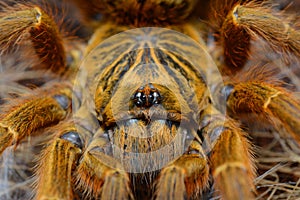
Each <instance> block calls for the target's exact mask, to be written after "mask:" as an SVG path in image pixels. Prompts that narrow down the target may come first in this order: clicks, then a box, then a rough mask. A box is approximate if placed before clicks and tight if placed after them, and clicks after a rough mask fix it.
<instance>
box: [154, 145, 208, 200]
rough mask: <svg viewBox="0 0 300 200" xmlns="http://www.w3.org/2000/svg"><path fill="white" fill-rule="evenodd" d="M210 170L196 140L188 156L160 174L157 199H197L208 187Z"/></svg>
mask: <svg viewBox="0 0 300 200" xmlns="http://www.w3.org/2000/svg"><path fill="white" fill-rule="evenodd" d="M208 177H209V169H208V163H207V159H206V156H205V155H204V152H203V150H202V147H201V145H200V143H199V142H198V141H197V140H194V141H193V142H192V144H191V145H190V147H189V150H188V152H187V153H186V154H184V155H182V156H181V157H179V158H178V159H177V160H175V161H173V162H172V163H170V164H168V165H167V166H166V167H164V168H163V169H162V171H161V172H160V175H159V178H158V180H157V183H156V192H155V197H156V198H155V199H185V198H188V199H190V198H197V197H199V195H201V192H202V191H203V190H204V189H205V188H206V187H207V186H208Z"/></svg>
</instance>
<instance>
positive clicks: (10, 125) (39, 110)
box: [0, 84, 72, 154]
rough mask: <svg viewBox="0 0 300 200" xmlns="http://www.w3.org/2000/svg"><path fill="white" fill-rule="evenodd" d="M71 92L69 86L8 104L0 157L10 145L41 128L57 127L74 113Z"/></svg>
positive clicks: (0, 136) (0, 126) (1, 124)
mask: <svg viewBox="0 0 300 200" xmlns="http://www.w3.org/2000/svg"><path fill="white" fill-rule="evenodd" d="M71 98H72V90H71V88H70V86H69V85H68V84H60V85H57V84H56V85H55V84H53V85H51V87H50V88H43V89H37V90H36V91H35V93H34V94H31V95H28V96H27V97H23V98H19V99H18V100H16V101H17V103H11V104H7V105H6V107H4V108H3V110H4V111H3V114H2V115H1V118H0V154H1V153H2V152H3V151H4V150H5V149H6V148H7V147H8V146H10V145H12V144H15V145H17V144H18V143H19V142H20V141H21V140H22V139H23V138H24V137H27V136H30V135H31V134H32V133H34V132H35V131H36V130H38V129H39V128H45V127H47V126H51V125H54V124H55V123H58V122H59V121H61V120H63V119H64V118H66V116H67V115H68V113H70V111H71Z"/></svg>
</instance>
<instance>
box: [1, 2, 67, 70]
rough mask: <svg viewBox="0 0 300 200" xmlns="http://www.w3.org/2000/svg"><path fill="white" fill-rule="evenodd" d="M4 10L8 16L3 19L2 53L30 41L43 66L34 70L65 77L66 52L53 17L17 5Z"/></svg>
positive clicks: (2, 14)
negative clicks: (62, 74)
mask: <svg viewBox="0 0 300 200" xmlns="http://www.w3.org/2000/svg"><path fill="white" fill-rule="evenodd" d="M4 9H5V12H3V13H1V15H0V29H1V34H0V46H1V48H2V50H1V53H6V52H9V53H10V52H11V51H13V50H16V49H17V48H18V46H19V45H22V44H25V43H26V42H27V41H28V40H29V41H31V45H32V47H33V48H34V50H35V53H36V55H37V56H38V58H39V59H40V61H41V63H42V65H37V66H35V68H38V69H45V70H51V71H53V72H55V73H57V74H61V73H63V72H64V71H65V66H66V60H65V50H64V47H63V44H62V38H61V36H60V33H59V30H58V28H57V25H56V24H55V22H54V20H53V19H52V17H50V16H49V15H47V14H46V13H45V12H44V11H43V10H42V9H40V8H39V7H37V6H29V5H18V4H17V5H16V6H14V7H9V6H7V7H5V8H4ZM25 53H26V52H24V53H23V55H24V54H25ZM24 56H25V57H26V56H32V55H24ZM24 59H26V58H24Z"/></svg>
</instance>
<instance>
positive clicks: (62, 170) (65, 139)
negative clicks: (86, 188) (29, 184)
mask: <svg viewBox="0 0 300 200" xmlns="http://www.w3.org/2000/svg"><path fill="white" fill-rule="evenodd" d="M55 128H56V130H57V131H56V132H55V135H54V136H55V139H54V140H52V141H51V142H50V143H49V144H48V146H47V147H46V148H45V149H44V152H43V154H42V156H41V158H40V162H39V166H38V169H37V182H36V184H37V185H36V197H35V198H36V199H42V200H46V199H51V200H54V199H56V200H60V199H62V200H66V199H74V196H75V195H74V194H73V189H74V184H73V179H72V175H73V171H74V169H75V167H76V163H77V161H78V159H79V156H80V155H81V153H82V148H83V142H82V140H81V138H80V136H79V134H78V133H77V129H76V127H74V125H73V124H72V123H64V124H62V125H61V124H60V125H58V126H56V127H55Z"/></svg>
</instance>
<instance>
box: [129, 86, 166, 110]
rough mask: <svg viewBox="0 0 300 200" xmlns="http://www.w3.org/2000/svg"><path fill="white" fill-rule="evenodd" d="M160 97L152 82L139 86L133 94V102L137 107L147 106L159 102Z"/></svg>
mask: <svg viewBox="0 0 300 200" xmlns="http://www.w3.org/2000/svg"><path fill="white" fill-rule="evenodd" d="M161 100H162V97H161V95H160V93H159V91H158V90H157V88H155V87H154V86H153V85H152V84H148V85H145V86H142V87H140V88H139V89H138V90H137V91H136V92H135V94H134V95H133V101H134V104H135V105H136V106H137V107H144V108H149V107H151V106H153V105H158V104H160V103H161Z"/></svg>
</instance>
